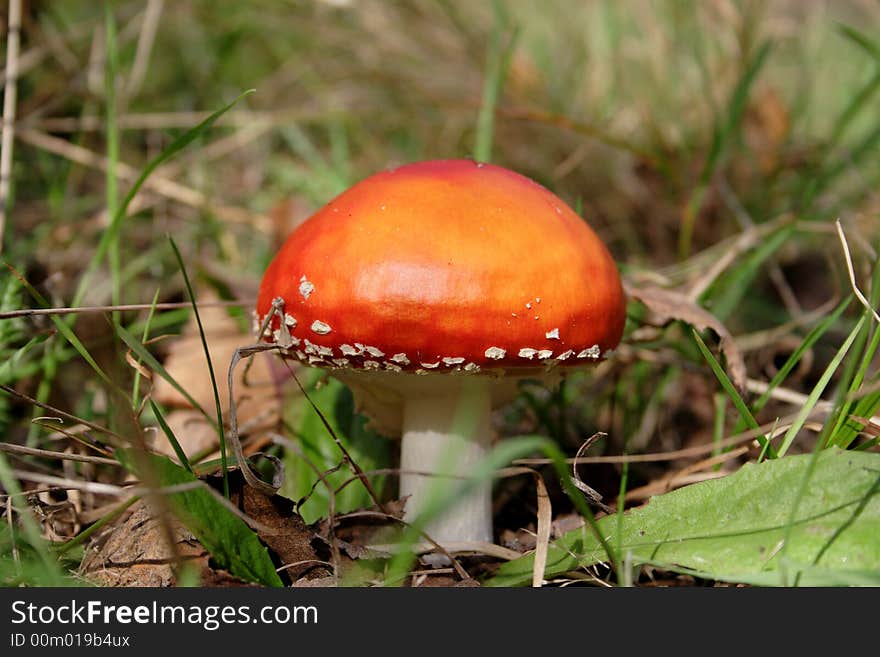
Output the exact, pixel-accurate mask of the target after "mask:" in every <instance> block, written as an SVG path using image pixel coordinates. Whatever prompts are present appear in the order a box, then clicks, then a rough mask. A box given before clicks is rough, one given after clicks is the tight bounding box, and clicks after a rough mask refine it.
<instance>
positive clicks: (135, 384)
mask: <svg viewBox="0 0 880 657" xmlns="http://www.w3.org/2000/svg"><path fill="white" fill-rule="evenodd" d="M158 301H159V288H158V287H157V288H156V292H155V294H153V301H152V302H151V303H150V312H149V313H147V319H146V321H145V322H144V332H143V335H141V343H143V344H146V343H147V339H148V338H149V337H150V326H151V324H152V323H153V315H154V314H155V313H156V303H157V302H158ZM138 364H140V361H138ZM140 383H141V373H140V370H138V369H135V371H134V381H132V384H131V407H132V408H134V409H136V408H137V407H138V404H140Z"/></svg>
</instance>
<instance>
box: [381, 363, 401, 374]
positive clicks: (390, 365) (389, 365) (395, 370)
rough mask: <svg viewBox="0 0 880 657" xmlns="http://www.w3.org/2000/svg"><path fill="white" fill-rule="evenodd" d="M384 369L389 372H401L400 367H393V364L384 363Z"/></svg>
mask: <svg viewBox="0 0 880 657" xmlns="http://www.w3.org/2000/svg"><path fill="white" fill-rule="evenodd" d="M385 369H386V370H389V371H390V372H400V371H402V369H403V368H401V367H400V365H395V364H394V363H387V362H386V363H385Z"/></svg>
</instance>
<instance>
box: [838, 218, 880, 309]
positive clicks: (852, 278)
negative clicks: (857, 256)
mask: <svg viewBox="0 0 880 657" xmlns="http://www.w3.org/2000/svg"><path fill="white" fill-rule="evenodd" d="M835 223H836V224H837V235H838V237H840V244H841V246H842V247H843V257H844V259H845V260H846V271H847V272H848V273H849V283H850V285H851V286H852V291H853V294H855V295H856V299H858V300H859V302H860V303H861V304H862V305H863V306H864V307H865V309H866V310H867V311H868V312H870V313H871V315H873V317H874V321H875V322H877V323H878V324H880V315H878V314H877V311H876V310H874V308H872V307H871V302H870V301H868V299H867V298H866V297H865V295H864V294H862V291H861V290H860V289H859V286H858V283H856V272H855V268H854V267H853V262H852V256H851V255H850V252H849V244H848V243H847V241H846V234H845V233H844V232H843V226H842V225H841V223H840V219H837V220H836V221H835Z"/></svg>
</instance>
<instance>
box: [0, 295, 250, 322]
mask: <svg viewBox="0 0 880 657" xmlns="http://www.w3.org/2000/svg"><path fill="white" fill-rule="evenodd" d="M254 303H255V301H254V300H253V299H246V300H244V301H200V302H197V304H196V305H198V307H199V308H232V307H235V308H242V307H250V306H252V305H254ZM151 308H155V309H156V310H175V309H178V308H192V304H191V303H190V302H189V301H179V302H174V303H157V304H156V305H155V306H154V305H153V304H151V303H129V304H123V305H116V306H79V307H76V308H22V309H20V310H9V311H6V312H3V313H0V319H12V318H14V317H33V316H34V315H72V314H80V313H109V312H115V311H127V310H150V309H151Z"/></svg>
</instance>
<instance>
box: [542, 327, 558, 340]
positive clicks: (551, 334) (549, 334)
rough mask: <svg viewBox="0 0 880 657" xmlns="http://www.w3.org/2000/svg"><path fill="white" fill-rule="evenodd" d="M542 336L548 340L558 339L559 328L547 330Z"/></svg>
mask: <svg viewBox="0 0 880 657" xmlns="http://www.w3.org/2000/svg"><path fill="white" fill-rule="evenodd" d="M544 337H545V338H547V339H548V340H558V339H559V329H558V328H555V329H553V330H552V331H547V332H546V333H545V334H544Z"/></svg>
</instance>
